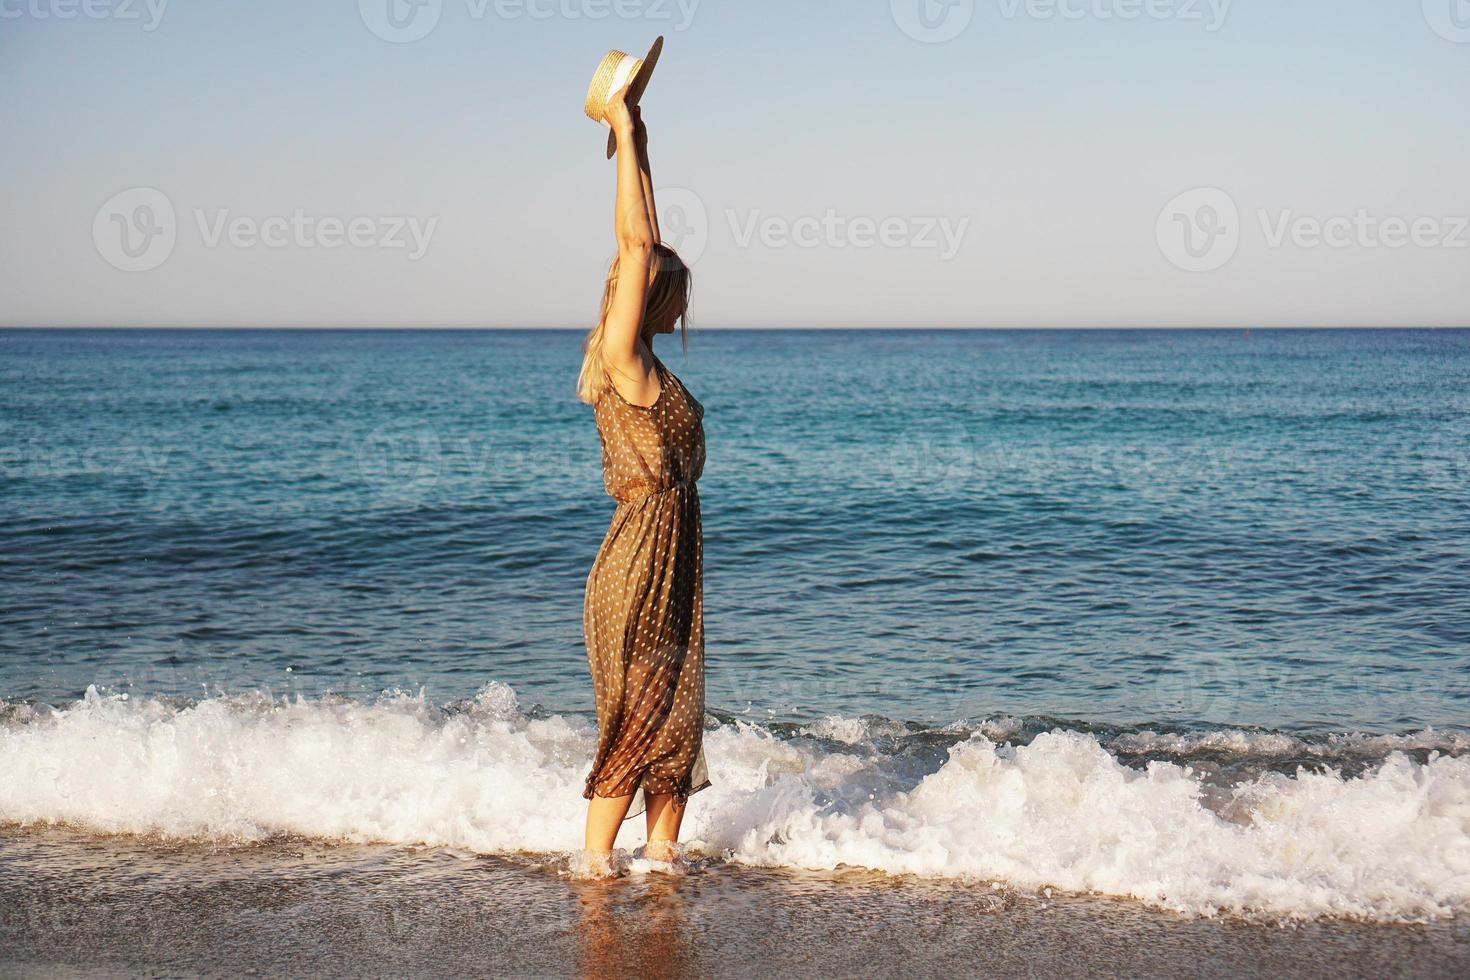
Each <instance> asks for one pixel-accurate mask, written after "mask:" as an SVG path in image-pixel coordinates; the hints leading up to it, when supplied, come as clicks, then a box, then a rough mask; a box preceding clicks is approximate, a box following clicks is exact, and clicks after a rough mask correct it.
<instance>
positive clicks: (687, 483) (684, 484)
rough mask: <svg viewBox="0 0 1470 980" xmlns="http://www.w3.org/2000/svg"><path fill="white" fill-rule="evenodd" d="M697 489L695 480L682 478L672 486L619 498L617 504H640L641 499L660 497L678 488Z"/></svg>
mask: <svg viewBox="0 0 1470 980" xmlns="http://www.w3.org/2000/svg"><path fill="white" fill-rule="evenodd" d="M698 489H699V487H698V484H697V483H696V481H694V480H683V481H681V482H679V483H675V484H674V485H673V486H670V487H664V488H663V489H662V490H650V491H649V492H648V493H645V494H640V495H638V496H637V497H634V498H632V499H631V500H619V501H618V506H619V507H625V506H627V505H629V504H641V503H642V502H643V501H645V500H648V499H650V498H652V497H662V496H665V495H667V494H671V493H676V492H678V491H680V490H694V491H696V492H697V491H698Z"/></svg>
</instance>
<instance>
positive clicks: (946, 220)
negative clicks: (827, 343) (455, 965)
mask: <svg viewBox="0 0 1470 980" xmlns="http://www.w3.org/2000/svg"><path fill="white" fill-rule="evenodd" d="M658 35H663V36H664V37H665V38H666V42H665V48H664V51H663V56H662V59H661V61H660V63H659V66H658V69H657V71H656V73H655V75H654V78H653V81H652V84H651V85H650V86H649V89H648V94H647V96H646V97H645V100H644V117H645V120H646V122H647V124H648V129H649V136H650V155H651V158H652V167H653V173H654V179H655V183H656V185H657V187H658V198H659V206H660V211H661V215H662V218H661V224H662V225H663V226H664V227H663V230H664V233H665V238H666V240H668V241H669V242H670V244H673V245H674V246H675V247H676V248H677V249H679V250H680V252H681V253H682V254H684V255H685V257H686V259H687V260H688V261H689V262H690V264H691V267H692V269H693V271H694V298H693V306H692V309H691V315H692V321H693V326H694V327H695V328H696V329H697V328H698V327H700V326H708V327H849V326H851V327H1093V326H1097V327H1114V326H1465V325H1470V227H1467V226H1470V179H1467V176H1466V175H1467V174H1470V112H1467V106H1466V94H1467V92H1470V0H1392V2H1385V0H1233V2H1232V0H845V2H838V0H810V2H800V0H782V2H774V0H310V2H307V0H251V2H249V3H244V2H236V3H226V2H222V0H210V2H206V0H0V85H3V91H4V92H5V98H4V99H3V100H0V177H3V183H0V215H3V217H4V223H3V226H0V325H8V326H66V325H72V326H369V327H376V326H382V327H480V326H484V327H577V328H584V327H587V326H590V325H591V323H592V322H593V321H594V320H595V316H596V313H597V309H598V303H599V300H600V297H601V289H602V279H603V276H604V274H605V272H606V268H607V263H608V262H609V260H610V259H611V258H612V256H613V255H614V254H615V251H616V246H615V242H614V239H613V234H612V217H613V190H614V180H615V171H614V168H613V165H612V164H611V163H609V162H608V161H607V160H606V159H605V155H604V146H605V139H606V135H605V130H603V129H602V128H601V127H600V126H599V125H598V124H596V123H594V122H593V121H591V120H589V119H587V118H586V117H585V116H584V115H583V113H582V103H583V98H584V95H585V92H586V87H587V82H588V80H589V79H590V77H591V75H592V72H593V70H594V68H595V67H596V65H597V63H598V61H599V60H600V59H601V57H602V55H603V54H604V53H605V52H606V51H607V50H608V49H609V48H619V49H622V50H625V51H632V52H635V53H641V52H642V51H644V50H646V48H647V46H648V45H649V43H650V42H651V41H652V40H653V38H654V37H655V36H658Z"/></svg>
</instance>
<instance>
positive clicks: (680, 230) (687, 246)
mask: <svg viewBox="0 0 1470 980" xmlns="http://www.w3.org/2000/svg"><path fill="white" fill-rule="evenodd" d="M654 200H655V201H657V202H658V212H659V214H658V230H659V234H660V236H661V237H662V238H663V240H664V243H665V244H667V245H668V246H669V248H672V249H673V250H674V251H675V252H678V253H679V257H680V258H681V259H683V260H684V264H685V265H691V266H692V265H693V264H694V263H696V262H698V261H699V257H700V256H701V255H703V254H704V250H705V248H706V247H707V246H708V245H709V212H708V211H706V210H705V207H704V200H703V199H702V198H700V196H699V195H698V194H696V193H694V192H693V191H691V190H689V189H688V188H687V187H669V188H665V189H663V190H660V191H657V192H656V193H655V194H654Z"/></svg>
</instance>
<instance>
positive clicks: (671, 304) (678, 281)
mask: <svg viewBox="0 0 1470 980" xmlns="http://www.w3.org/2000/svg"><path fill="white" fill-rule="evenodd" d="M618 263H619V260H618V259H616V258H615V259H613V260H612V265H611V267H609V268H608V270H607V282H606V284H605V285H604V286H603V289H602V315H601V316H599V317H598V318H597V326H595V327H593V328H592V329H591V330H590V331H589V332H588V334H587V337H586V339H585V340H583V341H582V373H581V374H579V375H578V376H577V397H578V398H579V399H581V400H582V401H584V402H586V403H587V404H589V405H595V404H597V399H598V398H599V397H601V395H602V392H603V389H604V388H606V387H607V369H606V367H604V366H603V361H602V343H603V330H604V328H605V327H606V326H607V315H608V313H609V312H610V311H611V310H612V301H613V292H614V291H615V290H616V289H617V285H618ZM650 265H651V268H650V269H649V275H650V278H649V281H648V295H647V296H646V297H645V298H644V300H643V322H644V323H645V324H647V323H649V322H650V321H661V320H663V319H664V318H665V317H667V316H668V315H669V314H670V313H671V312H672V311H673V310H675V309H677V310H678V311H679V333H680V337H681V340H682V342H683V345H684V349H685V350H686V351H687V350H688V349H689V291H690V286H691V285H692V282H691V279H692V277H691V276H690V274H689V267H688V266H687V265H685V264H684V260H683V259H681V258H679V255H678V253H677V252H675V251H674V250H673V249H671V248H669V247H668V246H667V245H664V244H663V243H659V244H657V245H655V246H654V247H653V252H652V254H651V255H650Z"/></svg>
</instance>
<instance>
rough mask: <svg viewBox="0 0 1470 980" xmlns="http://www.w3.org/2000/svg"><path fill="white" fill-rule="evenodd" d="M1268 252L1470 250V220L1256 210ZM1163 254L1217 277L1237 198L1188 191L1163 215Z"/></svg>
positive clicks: (1158, 230) (1158, 233)
mask: <svg viewBox="0 0 1470 980" xmlns="http://www.w3.org/2000/svg"><path fill="white" fill-rule="evenodd" d="M1255 216H1256V221H1257V223H1258V224H1259V225H1260V229H1261V240H1262V242H1263V243H1264V244H1265V246H1266V247H1267V248H1273V249H1276V248H1285V247H1287V246H1292V247H1294V248H1299V249H1315V248H1329V249H1366V250H1372V249H1389V250H1393V249H1401V248H1417V249H1470V215H1422V214H1421V215H1414V216H1405V215H1382V214H1374V213H1373V212H1371V211H1369V210H1367V209H1366V208H1358V209H1356V210H1355V211H1353V212H1351V213H1343V214H1335V215H1328V216H1327V217H1318V216H1316V215H1310V214H1299V213H1297V212H1296V211H1295V210H1293V209H1291V208H1283V209H1278V210H1275V211H1273V210H1271V209H1270V208H1257V209H1256V210H1255ZM1154 235H1155V238H1156V240H1157V241H1158V245H1159V251H1160V252H1162V253H1163V255H1164V258H1166V259H1168V260H1169V262H1171V263H1172V264H1173V265H1175V266H1177V267H1178V268H1180V269H1184V270H1185V271H1186V272H1213V271H1215V270H1216V269H1219V268H1222V267H1223V266H1224V265H1225V264H1226V263H1227V262H1229V261H1230V260H1231V258H1233V257H1234V256H1235V253H1236V251H1237V250H1238V249H1239V247H1240V244H1241V236H1242V221H1241V218H1240V210H1239V208H1238V207H1237V206H1236V203H1235V200H1234V198H1232V197H1231V196H1230V195H1229V194H1227V193H1225V192H1224V191H1222V190H1220V189H1219V188H1218V187H1201V188H1196V189H1195V190H1192V191H1185V192H1184V193H1183V194H1180V195H1179V196H1178V197H1176V198H1174V199H1173V200H1172V201H1170V202H1169V203H1168V204H1167V205H1165V206H1164V210H1163V211H1161V212H1160V213H1159V218H1158V221H1157V223H1156V225H1155V227H1154Z"/></svg>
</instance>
